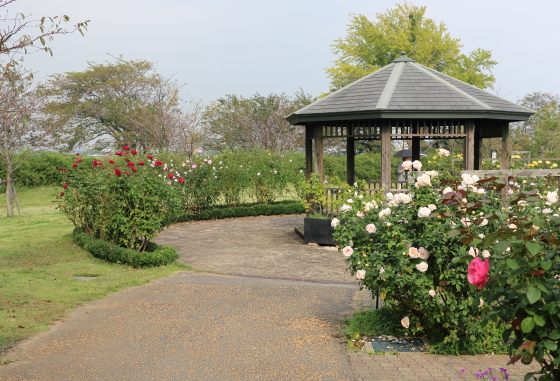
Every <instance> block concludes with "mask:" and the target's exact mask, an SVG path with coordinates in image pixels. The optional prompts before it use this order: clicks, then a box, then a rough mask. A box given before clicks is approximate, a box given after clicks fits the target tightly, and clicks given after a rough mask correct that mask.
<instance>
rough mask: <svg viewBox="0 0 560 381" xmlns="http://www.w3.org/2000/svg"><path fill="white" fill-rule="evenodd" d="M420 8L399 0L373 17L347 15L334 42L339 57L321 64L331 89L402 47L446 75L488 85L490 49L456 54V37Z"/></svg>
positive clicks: (393, 55) (366, 71) (373, 67)
mask: <svg viewBox="0 0 560 381" xmlns="http://www.w3.org/2000/svg"><path fill="white" fill-rule="evenodd" d="M425 13H426V7H418V6H415V5H412V4H410V3H403V4H397V5H396V8H395V9H389V10H387V12H386V13H378V14H377V15H376V18H377V21H376V22H372V21H370V20H368V19H367V18H366V17H365V16H364V15H352V18H351V20H350V24H349V25H348V29H347V30H348V34H347V36H346V37H345V38H344V39H338V40H336V41H335V44H334V45H333V51H334V52H335V53H336V54H337V55H339V58H338V59H337V60H336V61H335V66H334V67H332V68H328V69H326V72H327V75H328V76H329V78H330V80H331V91H334V90H337V89H340V88H342V87H344V86H346V85H348V84H350V83H352V82H354V81H356V80H358V79H360V78H362V77H364V76H365V75H367V74H369V73H372V72H374V71H376V70H378V69H380V68H381V67H383V66H386V65H388V64H389V63H390V62H391V61H393V60H394V59H396V58H398V57H399V56H400V55H401V51H405V52H406V53H407V55H408V56H409V57H410V58H412V59H414V60H416V61H417V62H418V63H420V64H422V65H425V66H428V67H430V68H432V69H435V70H437V71H440V72H442V73H444V74H447V75H449V76H451V77H454V78H457V79H459V80H461V81H465V82H467V83H470V84H471V85H474V86H477V87H479V88H486V87H490V86H491V85H492V84H493V83H494V80H495V79H494V76H493V75H492V74H491V73H490V70H491V69H492V68H493V66H494V65H496V64H497V62H495V61H493V60H492V59H491V53H490V51H488V50H484V49H480V48H478V49H475V50H473V51H472V52H471V53H470V54H469V55H468V56H467V55H465V54H463V53H461V51H460V49H461V48H462V45H461V44H460V39H457V38H452V37H451V36H450V35H449V32H447V28H446V26H445V24H444V23H442V22H440V23H437V22H435V21H434V20H432V19H429V18H426V17H425Z"/></svg>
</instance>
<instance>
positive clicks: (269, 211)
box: [177, 201, 305, 222]
mask: <svg viewBox="0 0 560 381" xmlns="http://www.w3.org/2000/svg"><path fill="white" fill-rule="evenodd" d="M302 213H305V208H304V207H303V205H301V203H299V202H294V201H282V202H278V203H273V204H255V205H250V206H237V207H230V208H222V207H219V208H212V209H205V210H201V211H200V212H198V213H191V214H184V215H183V216H181V217H180V218H179V220H178V221H177V222H186V221H200V220H218V219H222V218H234V217H248V216H273V215H279V214H302Z"/></svg>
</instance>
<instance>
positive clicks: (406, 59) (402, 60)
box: [391, 51, 416, 62]
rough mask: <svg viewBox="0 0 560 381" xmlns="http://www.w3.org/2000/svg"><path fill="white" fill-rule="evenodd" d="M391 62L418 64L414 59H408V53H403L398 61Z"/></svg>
mask: <svg viewBox="0 0 560 381" xmlns="http://www.w3.org/2000/svg"><path fill="white" fill-rule="evenodd" d="M391 62H416V61H414V60H413V59H412V58H409V57H407V56H406V52H405V51H402V52H401V56H400V57H399V58H397V59H394V60H393V61H391Z"/></svg>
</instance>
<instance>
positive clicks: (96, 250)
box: [72, 229, 179, 268]
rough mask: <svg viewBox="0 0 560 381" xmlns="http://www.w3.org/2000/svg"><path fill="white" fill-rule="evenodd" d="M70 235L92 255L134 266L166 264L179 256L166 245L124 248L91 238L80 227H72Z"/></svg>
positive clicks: (152, 244) (153, 244)
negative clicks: (140, 248)
mask: <svg viewBox="0 0 560 381" xmlns="http://www.w3.org/2000/svg"><path fill="white" fill-rule="evenodd" d="M72 236H73V238H74V242H76V243H77V244H78V246H80V247H81V248H83V249H84V250H86V251H88V252H89V253H90V254H91V255H93V256H94V257H96V258H99V259H103V260H105V261H107V262H113V263H120V264H123V265H128V266H132V267H135V268H141V267H156V266H163V265H168V264H170V263H172V262H174V261H175V260H176V259H178V258H179V254H178V253H177V251H176V250H175V249H174V248H173V247H171V246H167V245H165V246H159V245H157V244H155V243H151V244H150V245H149V247H148V251H144V252H139V251H136V250H132V249H125V248H123V247H120V246H118V245H115V244H114V243H111V242H107V241H102V240H100V239H94V238H91V237H89V236H88V235H87V234H85V233H84V232H83V231H82V230H81V229H74V232H73V233H72Z"/></svg>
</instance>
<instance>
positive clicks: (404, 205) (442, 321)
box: [334, 173, 499, 354]
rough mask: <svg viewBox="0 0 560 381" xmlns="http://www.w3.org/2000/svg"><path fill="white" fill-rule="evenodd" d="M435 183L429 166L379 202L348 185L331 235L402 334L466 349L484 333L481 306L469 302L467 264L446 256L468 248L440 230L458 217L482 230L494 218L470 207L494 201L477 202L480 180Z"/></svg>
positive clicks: (489, 205)
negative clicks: (455, 186) (410, 184)
mask: <svg viewBox="0 0 560 381" xmlns="http://www.w3.org/2000/svg"><path fill="white" fill-rule="evenodd" d="M458 182H459V181H458V180H457V183H458ZM473 182H474V181H473V180H472V179H471V180H470V184H472V183H473ZM438 183H439V180H438V176H437V174H436V173H430V174H428V175H426V174H425V175H423V177H422V178H419V181H418V183H417V187H416V188H414V189H413V190H411V192H410V193H409V194H408V195H404V194H397V195H394V196H393V195H392V194H390V193H389V194H387V200H386V205H385V206H382V205H379V203H377V202H375V201H371V202H367V201H368V200H366V199H365V198H364V194H363V193H362V192H361V190H360V189H359V187H356V189H355V191H354V192H353V193H352V194H354V197H352V198H349V199H348V200H347V203H346V204H345V205H343V206H342V207H341V211H342V212H343V213H342V214H341V219H343V220H344V221H342V222H340V224H339V226H337V227H336V228H335V236H334V238H335V240H336V241H337V242H339V243H340V246H341V247H343V249H342V252H343V253H344V254H345V255H346V256H348V260H347V262H348V263H349V265H350V269H351V271H352V273H353V274H355V275H356V277H357V278H358V279H359V280H360V282H361V285H362V286H363V287H366V288H368V289H369V290H370V291H371V292H372V294H374V295H376V296H380V297H382V298H384V299H385V303H386V304H387V305H389V306H392V307H393V308H394V309H396V310H397V311H399V312H400V314H401V319H402V325H403V326H404V327H405V328H408V332H409V333H410V334H413V335H419V334H428V335H429V336H430V339H431V340H432V342H443V343H445V344H446V351H451V352H454V353H457V354H459V353H472V346H471V345H470V344H469V343H470V342H472V341H478V342H483V341H484V340H485V339H486V338H487V332H486V331H485V330H484V329H483V328H481V327H480V324H479V322H478V319H479V318H480V316H482V315H483V314H484V308H480V307H479V305H478V304H476V305H474V304H473V298H472V296H471V295H470V292H469V285H468V282H467V267H466V266H465V265H464V264H463V263H458V262H456V261H454V258H456V257H464V256H468V255H469V250H470V249H471V248H470V247H469V246H467V245H465V244H464V243H463V242H461V240H460V238H459V237H458V236H453V235H448V231H450V230H452V228H453V226H461V224H462V223H464V224H470V225H472V226H471V229H472V231H473V232H476V234H483V233H484V232H485V229H487V227H486V226H487V225H489V224H495V222H494V221H492V222H489V221H488V220H485V219H484V218H483V217H482V216H481V215H479V214H478V213H479V212H481V211H482V212H483V214H484V213H485V212H489V211H490V210H492V208H495V207H498V206H499V201H498V200H484V201H479V200H481V198H484V195H483V193H484V192H485V191H484V190H483V189H482V187H480V188H479V187H475V186H473V185H471V186H470V187H468V186H467V184H465V183H463V184H462V185H460V186H461V188H462V189H460V190H452V189H449V190H447V191H446V192H445V194H444V193H442V191H441V190H440V189H438V188H437V185H438ZM479 189H480V190H479ZM479 192H480V193H479ZM463 201H466V204H465V203H464V202H463ZM463 204H465V205H470V206H471V207H477V208H478V209H477V214H471V213H470V212H465V211H462V210H461V209H460V207H459V205H463ZM479 242H480V238H477V240H474V239H473V241H471V242H470V244H472V246H476V245H477V243H479ZM473 249H474V248H473ZM471 252H472V250H471Z"/></svg>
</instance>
